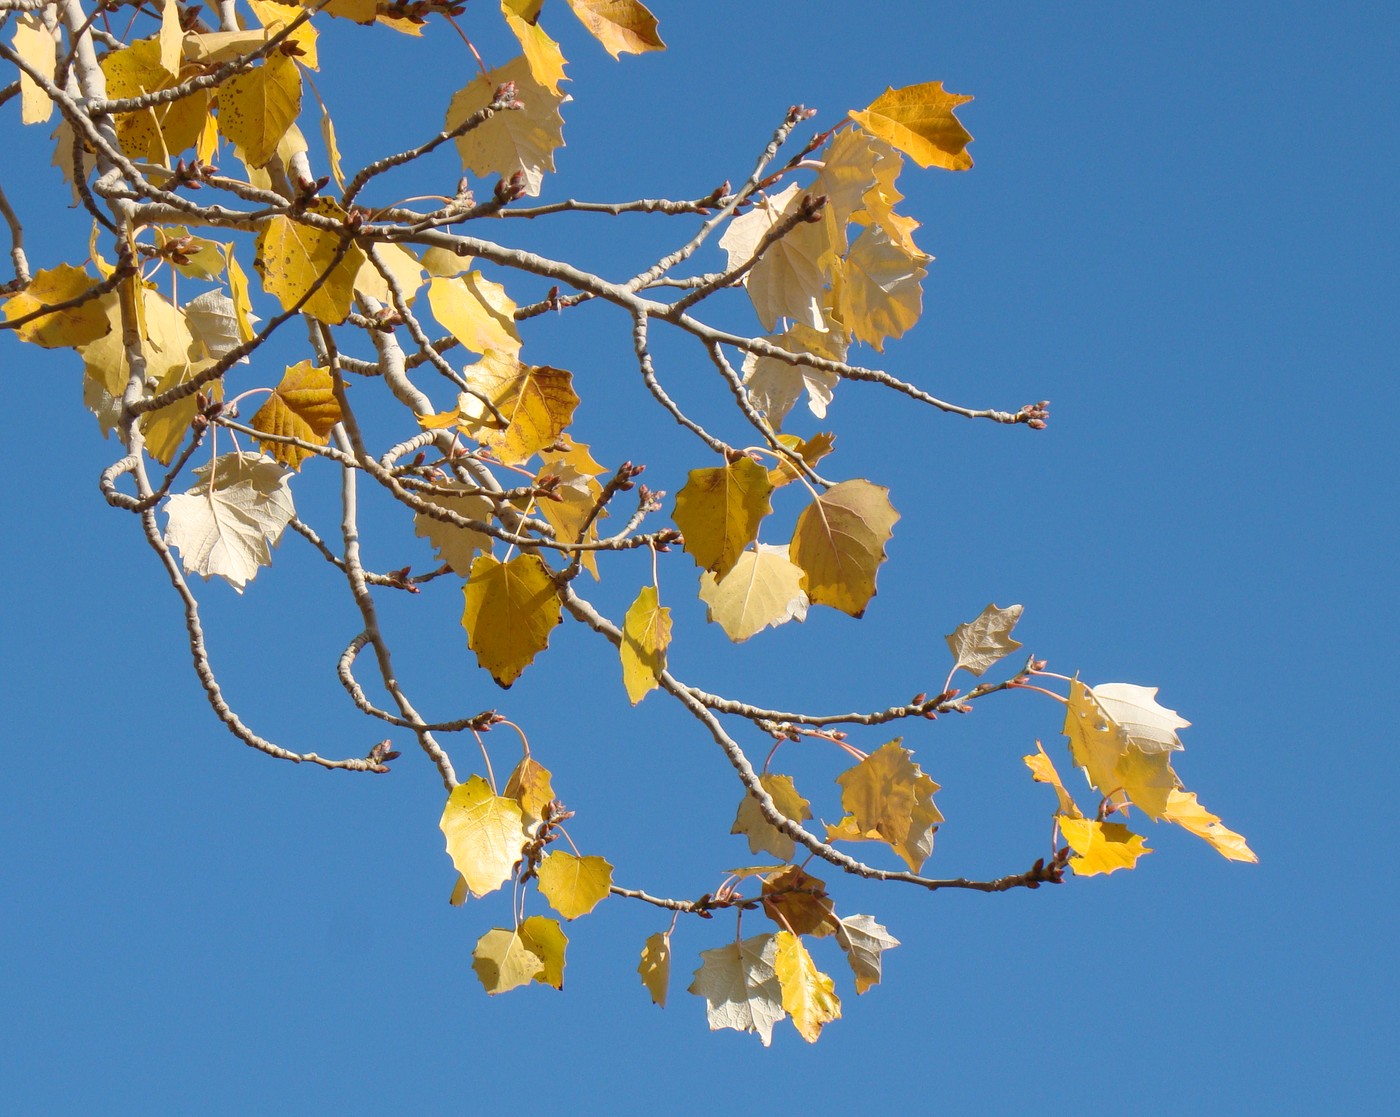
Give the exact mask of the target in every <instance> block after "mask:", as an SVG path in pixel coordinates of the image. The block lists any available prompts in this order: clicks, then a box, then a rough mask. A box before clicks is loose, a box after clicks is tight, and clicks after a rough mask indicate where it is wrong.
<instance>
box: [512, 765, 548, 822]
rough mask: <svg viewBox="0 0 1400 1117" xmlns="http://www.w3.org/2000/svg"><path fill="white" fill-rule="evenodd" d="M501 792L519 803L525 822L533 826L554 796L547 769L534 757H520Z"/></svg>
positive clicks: (541, 816) (542, 815)
mask: <svg viewBox="0 0 1400 1117" xmlns="http://www.w3.org/2000/svg"><path fill="white" fill-rule="evenodd" d="M502 794H503V795H504V796H505V797H506V798H507V799H514V800H515V801H516V802H517V803H519V804H520V810H521V812H522V813H523V814H524V816H525V822H526V824H527V825H531V826H533V825H534V824H535V823H536V822H539V821H540V819H542V818H543V817H544V808H545V805H546V804H547V803H549V802H550V800H552V799H553V798H554V786H553V784H552V783H551V781H550V774H549V769H548V768H546V767H545V766H544V765H543V764H541V763H540V762H539V761H538V760H536V759H534V757H530V756H523V757H521V758H520V763H519V764H517V765H516V766H515V768H514V770H513V771H512V772H511V774H510V777H509V778H508V779H507V780H506V787H505V791H503V792H502Z"/></svg>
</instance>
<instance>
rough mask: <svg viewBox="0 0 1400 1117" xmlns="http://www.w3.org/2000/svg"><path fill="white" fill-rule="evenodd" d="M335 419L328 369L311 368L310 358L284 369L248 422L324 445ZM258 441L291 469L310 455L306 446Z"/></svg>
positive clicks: (337, 419)
mask: <svg viewBox="0 0 1400 1117" xmlns="http://www.w3.org/2000/svg"><path fill="white" fill-rule="evenodd" d="M338 422H340V403H339V402H338V401H337V400H336V398H335V391H334V390H333V388H332V386H331V370H330V369H328V368H313V367H312V365H311V362H310V361H302V362H301V363H299V364H295V365H292V366H291V367H290V368H288V369H287V371H286V373H285V374H284V375H283V377H282V382H281V383H280V384H278V385H277V387H276V388H274V389H273V390H272V395H270V396H269V397H268V398H267V402H266V403H264V404H263V405H262V406H261V407H260V408H258V410H257V413H256V414H255V415H254V416H253V418H252V421H251V423H250V424H249V425H250V426H252V427H253V429H254V430H260V431H265V432H266V433H268V434H278V435H282V436H284V437H291V438H299V439H301V440H302V441H303V442H313V443H315V444H316V445H317V446H324V445H326V444H327V443H328V442H329V441H330V433H331V428H332V427H333V426H335V425H336V423H338ZM261 445H262V448H263V450H264V451H265V452H266V453H268V454H270V455H272V457H274V458H276V459H277V460H278V461H279V462H282V463H284V464H286V465H289V466H291V467H292V468H293V469H300V468H301V463H302V462H303V461H305V460H306V459H307V458H309V457H311V456H312V454H311V451H310V450H303V449H302V448H301V447H300V446H292V445H290V444H288V443H285V442H264V443H262V444H261Z"/></svg>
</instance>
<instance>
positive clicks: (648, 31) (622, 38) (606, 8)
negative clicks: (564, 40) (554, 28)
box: [569, 0, 666, 58]
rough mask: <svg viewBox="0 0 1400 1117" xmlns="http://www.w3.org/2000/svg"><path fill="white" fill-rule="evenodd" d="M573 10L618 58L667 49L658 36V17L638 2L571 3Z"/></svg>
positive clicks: (580, 0)
mask: <svg viewBox="0 0 1400 1117" xmlns="http://www.w3.org/2000/svg"><path fill="white" fill-rule="evenodd" d="M569 7H571V8H572V9H573V10H574V15H576V16H578V18H579V21H580V22H581V23H582V24H583V25H584V26H585V27H586V28H588V33H589V34H590V35H592V36H593V37H594V38H595V39H597V40H598V42H600V43H602V44H603V49H604V50H606V51H607V52H608V53H609V54H611V55H612V56H613V57H614V58H616V57H618V55H621V54H641V53H643V52H644V51H648V50H665V49H666V44H665V43H663V42H662V41H661V36H660V35H658V34H657V33H656V17H655V16H653V15H652V14H651V12H649V11H647V9H646V8H645V7H644V6H643V5H642V4H640V3H638V0H569Z"/></svg>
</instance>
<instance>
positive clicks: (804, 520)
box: [792, 480, 899, 617]
mask: <svg viewBox="0 0 1400 1117" xmlns="http://www.w3.org/2000/svg"><path fill="white" fill-rule="evenodd" d="M898 519H899V513H898V512H896V511H895V510H894V508H893V506H892V505H891V504H890V499H889V489H886V488H884V487H883V486H882V485H873V484H871V483H870V482H869V481H862V480H854V481H842V482H841V483H840V484H838V485H833V486H832V487H831V488H830V489H828V490H827V491H826V492H824V493H822V494H821V495H820V496H819V497H817V498H816V499H815V500H814V501H812V503H811V504H809V505H808V506H807V507H806V508H805V509H803V511H802V514H801V515H800V516H798V517H797V527H796V529H795V530H794V531H793V533H792V561H793V562H795V563H796V564H797V565H798V566H800V567H801V568H802V569H803V571H805V572H806V575H807V596H808V597H810V598H811V600H812V602H813V603H814V604H817V605H830V606H832V607H833V608H835V609H840V610H841V611H842V612H843V613H849V614H850V615H851V616H853V617H859V616H862V615H863V614H864V613H865V607H866V606H867V605H868V604H869V603H870V599H871V598H872V597H874V596H875V572H876V569H877V568H878V567H879V565H880V564H881V563H882V562H884V561H885V558H886V556H885V544H886V543H888V542H889V539H890V534H891V528H893V527H894V525H895V522H896V521H897V520H898Z"/></svg>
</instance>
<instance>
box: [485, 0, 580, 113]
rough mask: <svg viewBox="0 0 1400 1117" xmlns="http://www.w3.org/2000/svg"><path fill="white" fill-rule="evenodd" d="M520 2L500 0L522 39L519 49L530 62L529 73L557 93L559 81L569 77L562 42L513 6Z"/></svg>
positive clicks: (508, 21) (502, 7)
mask: <svg viewBox="0 0 1400 1117" xmlns="http://www.w3.org/2000/svg"><path fill="white" fill-rule="evenodd" d="M517 6H518V5H516V4H515V3H513V2H512V0H501V14H502V15H504V16H505V17H506V26H507V27H509V28H510V29H511V31H512V33H514V35H515V37H516V38H517V39H518V40H519V41H520V49H521V50H523V51H524V52H525V58H526V60H527V61H528V62H529V63H530V76H531V77H532V78H534V79H535V81H537V82H539V84H540V85H542V86H544V88H546V89H548V90H549V91H550V92H551V93H558V92H559V83H560V82H561V81H566V80H568V79H566V78H565V77H564V54H563V52H562V51H560V49H559V44H558V43H556V42H555V41H554V40H553V39H551V38H550V37H549V36H548V35H546V34H545V33H544V28H543V27H541V26H540V25H539V24H538V23H536V22H534V21H533V20H530V19H525V18H522V17H521V16H520V15H519V14H517V12H516V11H515V10H514V9H515V8H516V7H517Z"/></svg>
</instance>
